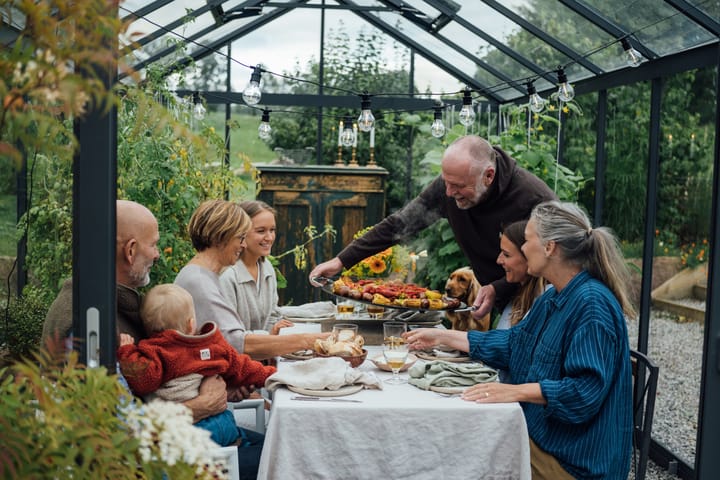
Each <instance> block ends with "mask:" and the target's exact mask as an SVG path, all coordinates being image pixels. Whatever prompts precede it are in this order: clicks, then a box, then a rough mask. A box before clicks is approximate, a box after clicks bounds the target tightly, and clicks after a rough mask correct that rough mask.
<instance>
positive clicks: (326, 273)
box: [310, 257, 343, 287]
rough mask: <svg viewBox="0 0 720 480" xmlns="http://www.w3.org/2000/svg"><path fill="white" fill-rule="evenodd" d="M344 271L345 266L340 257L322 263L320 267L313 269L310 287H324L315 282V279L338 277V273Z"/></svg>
mask: <svg viewBox="0 0 720 480" xmlns="http://www.w3.org/2000/svg"><path fill="white" fill-rule="evenodd" d="M342 269H343V264H342V262H341V261H340V259H339V258H338V257H335V258H333V259H331V260H328V261H327V262H324V263H321V264H320V265H318V266H316V267H315V268H313V269H312V272H310V285H312V286H313V287H322V284H321V283H318V282H316V281H314V280H313V278H315V277H332V276H333V275H337V274H338V273H340V272H341V271H342Z"/></svg>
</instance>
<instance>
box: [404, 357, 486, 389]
mask: <svg viewBox="0 0 720 480" xmlns="http://www.w3.org/2000/svg"><path fill="white" fill-rule="evenodd" d="M408 373H409V374H410V380H408V382H409V383H410V384H412V385H415V386H416V387H418V388H422V389H423V390H429V389H430V387H470V386H472V385H475V384H477V383H487V382H494V381H496V380H497V371H496V370H495V369H493V368H490V367H486V366H485V365H482V364H479V363H453V362H444V361H442V360H434V361H432V362H425V363H416V364H415V365H413V366H412V367H410V369H409V370H408Z"/></svg>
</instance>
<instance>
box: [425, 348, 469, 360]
mask: <svg viewBox="0 0 720 480" xmlns="http://www.w3.org/2000/svg"><path fill="white" fill-rule="evenodd" d="M432 354H433V355H435V356H436V357H438V358H443V357H445V358H458V357H460V356H463V355H465V353H463V352H461V351H460V350H442V349H440V348H433V350H432Z"/></svg>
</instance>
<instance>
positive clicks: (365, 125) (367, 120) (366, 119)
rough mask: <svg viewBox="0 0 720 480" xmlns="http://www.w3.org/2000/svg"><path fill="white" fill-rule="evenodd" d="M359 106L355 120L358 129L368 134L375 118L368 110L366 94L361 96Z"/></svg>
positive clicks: (368, 103)
mask: <svg viewBox="0 0 720 480" xmlns="http://www.w3.org/2000/svg"><path fill="white" fill-rule="evenodd" d="M360 105H361V106H360V109H361V111H360V116H359V117H358V120H357V123H358V128H359V129H360V130H361V131H363V132H369V131H370V130H371V129H372V127H373V125H374V124H375V117H374V116H373V114H372V111H371V110H370V95H369V94H368V92H364V93H363V94H362V101H361V102H360Z"/></svg>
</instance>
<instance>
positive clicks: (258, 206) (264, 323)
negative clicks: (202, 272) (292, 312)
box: [220, 200, 293, 335]
mask: <svg viewBox="0 0 720 480" xmlns="http://www.w3.org/2000/svg"><path fill="white" fill-rule="evenodd" d="M239 205H240V208H242V209H243V210H244V211H245V213H247V214H248V216H249V217H250V221H251V222H252V227H251V228H250V231H249V232H248V234H247V236H246V237H245V248H244V249H243V250H242V251H241V252H240V259H239V260H238V261H237V262H235V264H234V265H233V266H231V267H229V268H227V269H226V270H225V271H224V272H223V273H222V275H221V276H220V286H221V288H222V292H223V295H225V298H226V299H227V301H228V303H229V304H230V305H231V306H232V307H233V308H234V309H235V310H236V311H237V313H238V316H239V317H240V319H241V320H242V321H243V323H244V324H245V329H246V330H248V331H252V332H265V331H269V332H270V333H271V334H272V335H277V334H278V332H279V331H280V329H281V328H283V327H290V326H292V325H293V324H292V322H290V321H288V320H285V319H283V318H282V316H281V314H280V311H279V309H278V293H277V277H276V276H275V268H273V266H272V264H271V263H270V261H269V260H268V259H267V256H268V255H270V250H271V249H272V246H273V244H274V243H275V235H276V225H275V210H274V209H273V208H272V207H271V206H270V205H268V204H266V203H265V202H261V201H259V200H250V201H246V202H240V203H239Z"/></svg>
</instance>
